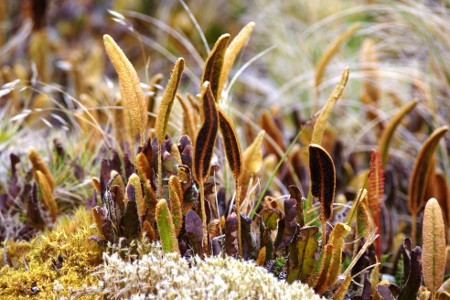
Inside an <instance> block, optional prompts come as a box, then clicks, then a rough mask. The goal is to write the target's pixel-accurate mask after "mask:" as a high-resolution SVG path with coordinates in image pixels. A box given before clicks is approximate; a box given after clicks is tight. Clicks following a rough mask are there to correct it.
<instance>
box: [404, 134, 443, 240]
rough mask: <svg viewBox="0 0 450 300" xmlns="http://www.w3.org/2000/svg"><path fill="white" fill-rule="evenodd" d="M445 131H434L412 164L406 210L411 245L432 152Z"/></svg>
mask: <svg viewBox="0 0 450 300" xmlns="http://www.w3.org/2000/svg"><path fill="white" fill-rule="evenodd" d="M447 131H448V127H447V126H443V127H441V128H438V129H436V130H435V131H434V132H433V133H432V134H431V135H430V136H429V137H428V139H427V140H426V141H425V143H424V144H423V146H422V148H421V149H420V151H419V154H418V155H417V159H416V162H415V163H414V168H413V171H412V173H411V177H410V180H409V188H408V208H409V211H410V212H411V215H412V234H411V236H412V240H413V243H415V241H416V217H417V214H418V213H419V212H420V211H421V210H422V208H423V206H424V205H425V199H424V197H425V192H426V187H427V183H428V179H429V175H430V171H433V170H431V166H433V165H434V152H435V151H436V149H437V147H438V146H439V141H440V140H441V138H442V137H444V135H445V134H446V133H447Z"/></svg>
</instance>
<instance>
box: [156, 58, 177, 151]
mask: <svg viewBox="0 0 450 300" xmlns="http://www.w3.org/2000/svg"><path fill="white" fill-rule="evenodd" d="M183 70H184V59H183V58H179V59H178V60H177V62H176V63H175V67H174V68H173V70H172V75H170V79H169V82H168V83H167V87H166V90H165V91H164V94H163V96H162V99H161V104H160V105H159V108H158V116H157V117H156V124H155V129H156V138H157V139H158V145H161V144H162V142H163V141H164V138H165V135H166V129H167V124H168V123H169V116H170V112H171V110H172V106H173V102H174V99H175V95H176V94H177V89H178V86H179V85H180V80H181V75H182V74H183Z"/></svg>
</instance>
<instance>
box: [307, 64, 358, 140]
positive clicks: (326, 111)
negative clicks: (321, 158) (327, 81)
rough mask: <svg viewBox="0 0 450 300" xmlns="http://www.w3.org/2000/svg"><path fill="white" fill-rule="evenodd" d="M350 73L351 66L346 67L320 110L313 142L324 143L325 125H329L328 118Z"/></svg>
mask: <svg viewBox="0 0 450 300" xmlns="http://www.w3.org/2000/svg"><path fill="white" fill-rule="evenodd" d="M349 73H350V69H349V67H346V68H345V69H344V72H343V73H342V76H341V80H340V81H339V83H338V84H337V85H336V87H335V88H334V90H333V92H332V93H331V95H330V98H328V101H327V103H326V104H325V107H324V108H323V109H322V111H321V112H320V115H319V117H318V119H317V121H316V125H315V126H314V131H313V133H312V138H311V144H318V145H320V144H322V139H323V133H324V132H325V126H326V125H327V121H328V118H329V117H330V114H331V112H332V111H333V108H334V105H335V104H336V102H337V101H338V99H339V97H340V96H341V95H342V92H343V91H344V88H345V85H346V84H347V81H348V76H349Z"/></svg>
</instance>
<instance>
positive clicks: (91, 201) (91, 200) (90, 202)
mask: <svg viewBox="0 0 450 300" xmlns="http://www.w3.org/2000/svg"><path fill="white" fill-rule="evenodd" d="M96 206H97V190H96V189H94V192H93V193H92V197H86V207H87V208H88V209H92V208H94V207H96Z"/></svg>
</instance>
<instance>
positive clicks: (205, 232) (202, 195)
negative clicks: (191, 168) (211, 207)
mask: <svg viewBox="0 0 450 300" xmlns="http://www.w3.org/2000/svg"><path fill="white" fill-rule="evenodd" d="M198 184H199V186H200V206H201V209H202V221H203V243H202V244H203V247H205V249H206V254H207V255H209V254H210V251H209V245H208V230H207V226H206V209H205V187H204V185H203V179H200V181H199V183H198Z"/></svg>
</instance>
